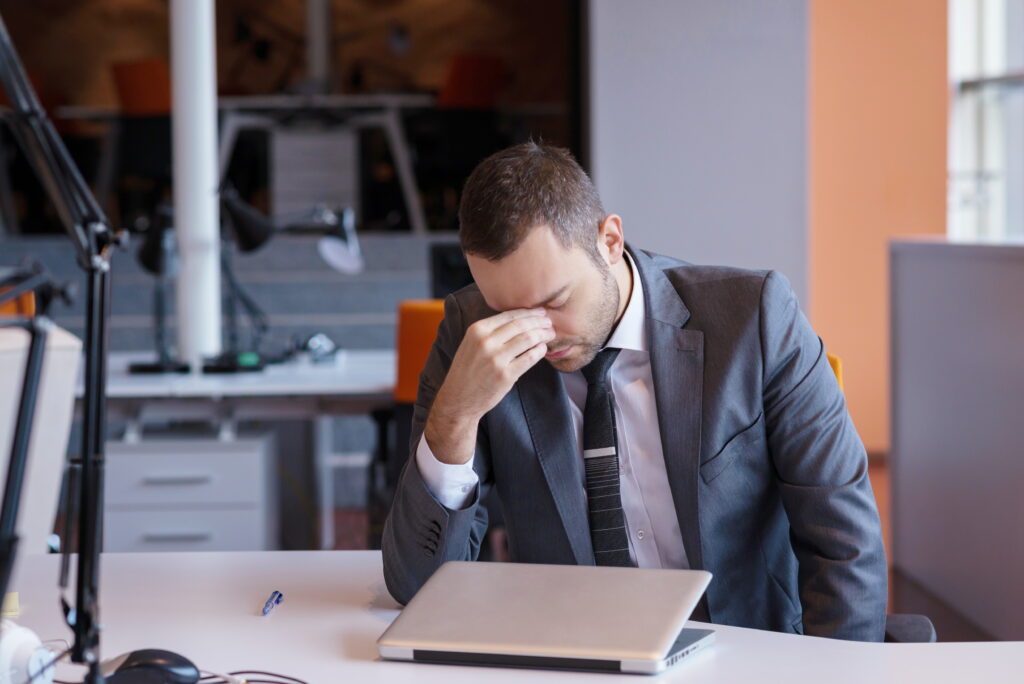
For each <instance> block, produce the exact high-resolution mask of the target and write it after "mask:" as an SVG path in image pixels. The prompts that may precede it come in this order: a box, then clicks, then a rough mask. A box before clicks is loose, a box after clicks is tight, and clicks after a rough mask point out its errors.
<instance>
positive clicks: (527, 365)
mask: <svg viewBox="0 0 1024 684" xmlns="http://www.w3.org/2000/svg"><path fill="white" fill-rule="evenodd" d="M547 353H548V345H547V343H545V342H541V343H540V344H538V345H535V346H533V347H530V348H529V349H527V350H526V351H525V352H523V353H522V354H520V355H519V356H517V357H516V358H515V359H513V360H512V363H510V364H509V370H511V371H512V374H513V375H514V376H515V379H516V380H518V379H519V378H520V377H521V376H522V375H523V373H525V372H526V371H528V370H530V369H531V368H533V367H534V366H535V365H537V362H538V361H540V360H541V359H543V358H544V355H545V354H547Z"/></svg>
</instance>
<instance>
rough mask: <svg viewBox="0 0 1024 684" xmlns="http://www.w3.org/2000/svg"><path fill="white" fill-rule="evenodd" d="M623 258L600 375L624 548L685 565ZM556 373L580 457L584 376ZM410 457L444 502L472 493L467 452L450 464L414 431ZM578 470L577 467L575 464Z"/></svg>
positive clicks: (659, 562) (639, 288)
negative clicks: (608, 392)
mask: <svg viewBox="0 0 1024 684" xmlns="http://www.w3.org/2000/svg"><path fill="white" fill-rule="evenodd" d="M626 260H627V263H628V264H629V268H630V271H631V272H632V278H633V291H632V293H631V294H630V297H629V302H628V303H627V304H626V309H625V311H624V312H623V314H622V318H621V319H620V320H619V324H618V325H617V326H616V328H615V331H614V332H613V333H612V336H611V338H609V340H608V344H607V346H608V347H615V348H618V349H621V350H622V351H621V352H619V355H618V356H617V357H616V358H615V362H614V363H613V364H612V367H611V370H610V371H609V372H608V379H609V381H610V384H611V389H612V395H613V397H614V402H615V424H616V431H617V433H618V453H619V482H620V491H621V496H622V510H623V511H624V512H625V514H626V529H627V530H628V532H629V552H630V556H632V558H633V560H634V561H636V563H637V565H638V566H639V567H641V568H677V569H678V568H688V567H689V563H688V562H687V559H686V550H685V549H684V548H683V538H682V533H681V532H680V530H679V520H678V518H677V517H676V509H675V505H674V503H673V500H672V490H671V488H670V487H669V482H668V472H667V470H666V468H665V457H664V453H663V451H662V448H661V434H660V433H659V431H658V412H657V407H656V405H655V398H654V378H653V376H652V375H651V356H650V352H649V351H648V347H647V324H646V316H645V313H646V312H645V310H644V293H643V284H642V283H641V282H640V277H639V275H638V274H637V271H636V266H635V265H634V264H633V259H632V257H630V256H629V253H628V252H627V253H626ZM562 381H563V382H564V384H565V390H566V392H567V393H568V395H569V409H570V412H571V414H572V422H573V428H574V429H575V433H576V449H577V453H578V454H579V459H580V463H581V465H582V462H583V450H582V447H581V446H580V445H581V444H582V443H583V407H584V404H585V402H586V399H587V381H586V379H585V378H584V377H583V373H581V372H579V371H575V372H573V373H563V374H562ZM416 465H417V466H419V470H420V474H421V475H422V476H423V480H424V482H425V483H426V485H427V488H428V489H430V491H431V493H432V494H433V495H434V496H435V497H436V498H437V500H438V501H439V502H440V503H441V504H443V505H444V506H447V507H448V508H450V509H458V508H463V507H464V506H466V504H467V503H469V501H471V500H472V499H473V497H474V494H475V491H474V490H475V488H476V486H477V484H478V482H479V478H478V477H477V474H476V471H475V470H473V461H472V460H470V461H469V462H467V463H463V464H458V465H451V464H447V463H441V462H440V461H438V460H437V459H436V458H435V457H434V454H433V453H432V452H431V451H430V447H429V446H427V440H426V439H425V438H423V437H420V442H419V445H418V447H417V449H416ZM580 472H581V474H582V473H583V472H584V469H583V468H582V467H581V468H580ZM580 488H581V489H582V491H583V496H584V497H586V476H585V475H584V476H583V478H582V479H581V480H580Z"/></svg>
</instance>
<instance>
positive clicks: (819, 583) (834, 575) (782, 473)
mask: <svg viewBox="0 0 1024 684" xmlns="http://www.w3.org/2000/svg"><path fill="white" fill-rule="evenodd" d="M760 320H761V331H760V332H761V343H762V345H761V348H762V354H763V356H764V359H763V360H764V365H763V370H764V385H763V386H764V412H765V421H766V430H767V438H768V445H769V449H770V451H771V456H772V460H773V463H774V465H775V472H776V476H777V478H778V485H779V489H780V492H781V497H782V503H783V506H784V507H785V510H786V514H787V516H788V518H789V522H790V539H791V542H792V545H793V551H794V552H795V554H796V557H797V561H798V563H799V587H800V602H801V604H802V606H803V627H804V632H805V633H806V634H811V635H816V636H826V637H833V638H843V639H855V640H862V641H881V640H882V638H883V636H884V632H885V608H886V601H887V596H888V589H887V568H886V562H885V550H884V548H883V545H882V535H881V526H880V524H879V518H878V510H877V507H876V505H875V498H874V494H873V493H872V491H871V483H870V481H869V480H868V465H867V454H866V453H865V451H864V446H863V444H862V443H861V441H860V438H859V437H858V435H857V431H856V429H855V428H854V426H853V421H852V420H851V419H850V415H849V413H848V412H847V410H846V402H845V399H844V397H843V393H842V390H841V389H840V388H839V385H838V383H837V382H836V378H835V374H834V373H833V371H832V369H831V367H830V366H829V363H828V359H827V356H826V354H825V349H824V346H823V345H822V342H821V340H820V339H819V338H818V337H817V335H815V333H814V331H813V330H812V329H811V326H810V324H809V323H808V322H807V319H806V318H805V317H804V315H803V314H802V313H801V312H800V308H799V305H798V303H797V301H796V297H795V296H794V294H793V292H792V290H791V289H790V287H789V283H788V282H787V281H786V279H785V277H783V276H782V275H780V274H778V273H774V272H772V273H769V275H768V277H767V278H766V279H765V281H764V286H763V290H762V295H761V319H760Z"/></svg>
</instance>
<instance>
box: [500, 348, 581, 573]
mask: <svg viewBox="0 0 1024 684" xmlns="http://www.w3.org/2000/svg"><path fill="white" fill-rule="evenodd" d="M516 387H517V390H518V392H519V398H520V402H521V403H522V406H523V413H524V414H525V415H526V424H527V427H528V428H529V430H530V437H531V438H532V439H533V448H534V451H535V452H536V454H537V458H538V459H539V460H540V465H541V469H542V470H543V471H544V479H545V480H547V484H548V489H550V490H551V496H552V498H554V500H555V506H556V507H557V508H558V514H559V516H560V517H561V518H562V525H563V527H564V528H565V533H566V535H567V536H568V537H569V545H570V546H571V547H572V553H573V556H575V558H576V563H577V564H578V565H594V549H593V546H592V544H591V541H590V523H589V521H588V519H587V504H586V501H585V500H584V496H583V487H582V485H581V484H580V483H582V482H583V466H582V464H581V463H580V460H579V454H578V453H576V434H575V431H574V429H573V422H572V414H571V412H570V410H569V396H568V395H567V394H566V392H565V387H564V386H563V384H562V378H561V374H560V373H559V372H558V371H556V370H555V369H554V368H552V367H551V365H550V364H548V363H545V362H541V363H538V364H537V365H536V366H534V367H533V368H531V369H530V370H529V371H527V372H526V374H525V375H524V376H523V377H522V379H521V380H520V382H518V383H517V384H516Z"/></svg>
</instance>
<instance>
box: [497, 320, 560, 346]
mask: <svg viewBox="0 0 1024 684" xmlns="http://www.w3.org/2000/svg"><path fill="white" fill-rule="evenodd" d="M530 330H551V319H550V318H548V317H547V316H544V315H540V316H523V317H522V318H517V319H515V320H512V321H509V322H508V323H505V324H504V325H502V326H501V327H499V328H498V329H497V330H495V331H494V332H492V333H491V338H492V339H493V340H494V342H495V344H508V343H509V342H510V341H511V340H513V339H514V338H515V337H517V336H518V335H520V334H522V333H525V332H528V331H530Z"/></svg>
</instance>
